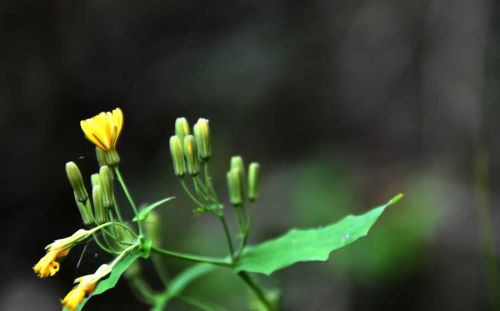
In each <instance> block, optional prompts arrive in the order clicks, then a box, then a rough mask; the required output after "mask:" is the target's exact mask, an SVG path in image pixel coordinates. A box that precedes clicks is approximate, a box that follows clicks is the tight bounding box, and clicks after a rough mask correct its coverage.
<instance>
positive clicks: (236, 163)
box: [231, 156, 245, 199]
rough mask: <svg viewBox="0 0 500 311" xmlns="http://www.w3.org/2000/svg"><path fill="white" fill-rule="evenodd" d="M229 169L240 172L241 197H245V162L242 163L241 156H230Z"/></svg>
mask: <svg viewBox="0 0 500 311" xmlns="http://www.w3.org/2000/svg"><path fill="white" fill-rule="evenodd" d="M231 169H237V170H238V172H239V173H240V177H239V178H240V186H241V193H242V199H244V198H245V164H244V163H243V158H242V157H241V156H232V157H231Z"/></svg>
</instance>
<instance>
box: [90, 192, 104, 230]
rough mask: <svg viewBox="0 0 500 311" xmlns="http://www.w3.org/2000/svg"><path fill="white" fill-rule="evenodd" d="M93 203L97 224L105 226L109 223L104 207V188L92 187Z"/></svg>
mask: <svg viewBox="0 0 500 311" xmlns="http://www.w3.org/2000/svg"><path fill="white" fill-rule="evenodd" d="M92 202H93V203H94V215H95V221H96V223H97V224H103V223H105V222H106V221H107V216H106V208H105V207H104V205H103V198H102V187H101V186H100V185H95V186H94V187H92Z"/></svg>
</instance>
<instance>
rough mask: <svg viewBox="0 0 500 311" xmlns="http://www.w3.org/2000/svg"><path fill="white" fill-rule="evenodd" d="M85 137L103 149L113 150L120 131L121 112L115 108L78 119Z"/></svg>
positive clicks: (121, 122) (121, 124) (121, 123)
mask: <svg viewBox="0 0 500 311" xmlns="http://www.w3.org/2000/svg"><path fill="white" fill-rule="evenodd" d="M80 126H81V127H82V130H83V133H84V134H85V137H86V138H87V139H88V140H90V141H91V142H92V143H93V144H94V145H96V146H97V147H99V148H100V149H102V150H104V151H111V150H115V148H116V142H117V141H118V137H119V136H120V133H121V131H122V126H123V112H122V110H121V109H120V108H116V109H114V110H113V111H111V112H109V111H108V112H101V113H100V114H98V115H96V116H94V117H92V118H89V119H87V120H82V121H80Z"/></svg>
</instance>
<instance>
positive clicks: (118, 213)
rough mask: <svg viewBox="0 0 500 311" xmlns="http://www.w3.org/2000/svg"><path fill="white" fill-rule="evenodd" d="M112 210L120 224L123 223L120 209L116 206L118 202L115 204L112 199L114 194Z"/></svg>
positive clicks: (114, 200)
mask: <svg viewBox="0 0 500 311" xmlns="http://www.w3.org/2000/svg"><path fill="white" fill-rule="evenodd" d="M113 208H114V209H115V213H116V216H117V217H118V220H119V221H120V222H123V219H122V213H121V212H120V207H119V206H118V202H116V199H115V198H114V194H113Z"/></svg>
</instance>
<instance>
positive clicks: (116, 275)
mask: <svg viewBox="0 0 500 311" xmlns="http://www.w3.org/2000/svg"><path fill="white" fill-rule="evenodd" d="M139 257H141V252H140V251H139V250H138V251H135V252H131V253H129V254H127V255H125V257H123V259H122V260H120V262H119V263H118V264H117V265H116V266H115V267H114V268H113V270H112V271H111V274H110V275H109V277H108V278H107V279H104V280H102V281H100V282H99V283H98V284H97V286H96V288H95V290H94V291H93V292H92V294H90V295H89V296H88V297H87V298H85V299H84V300H83V301H82V303H81V304H79V305H78V307H77V308H76V309H77V310H78V311H80V310H82V309H83V306H84V305H85V304H86V303H87V301H88V300H89V299H90V298H92V297H94V296H96V295H100V294H102V293H104V292H105V291H107V290H109V289H111V288H113V287H115V286H116V284H117V283H118V280H119V279H120V277H121V275H122V274H123V272H125V271H126V270H127V269H128V267H129V266H130V265H131V264H133V263H134V262H135V261H136V260H137V259H138V258H139ZM63 311H69V310H68V309H67V308H63Z"/></svg>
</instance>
